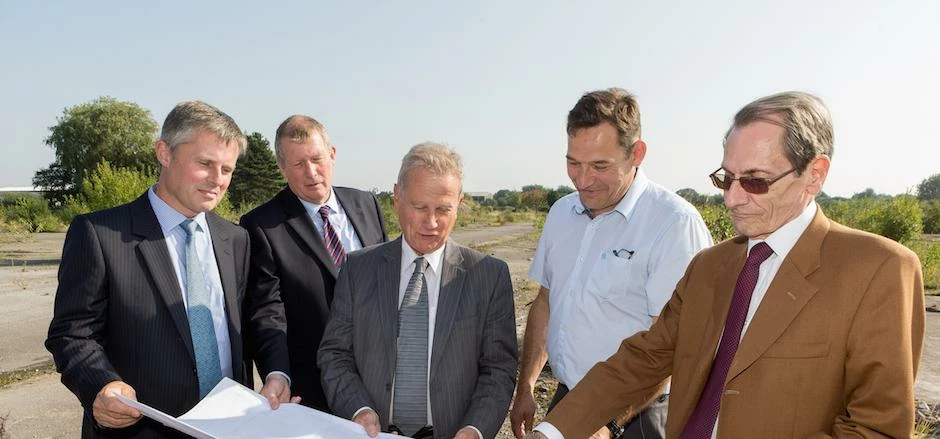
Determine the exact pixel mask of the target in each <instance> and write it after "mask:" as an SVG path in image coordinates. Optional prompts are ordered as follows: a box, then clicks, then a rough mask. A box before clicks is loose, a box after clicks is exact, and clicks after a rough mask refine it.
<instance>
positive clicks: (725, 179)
mask: <svg viewBox="0 0 940 439" xmlns="http://www.w3.org/2000/svg"><path fill="white" fill-rule="evenodd" d="M793 171H796V168H793V169H791V170H789V171H787V172H784V173H783V174H780V175H778V176H776V177H774V178H762V177H737V178H735V177H734V174H731V173H729V172H725V171H722V168H718V169H716V170H715V172H712V173H711V174H708V178H711V180H712V184H713V185H715V187H716V188H718V189H721V190H723V191H726V190H728V189H731V183H734V181H735V180H737V181H738V183H739V184H741V189H744V191H745V192H747V193H749V194H766V193H767V191H769V190H770V185H772V184H774V183H776V182H777V181H778V180H780V179H781V178H783V177H786V176H787V175H790V174H791V173H793Z"/></svg>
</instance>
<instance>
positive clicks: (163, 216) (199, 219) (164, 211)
mask: <svg viewBox="0 0 940 439" xmlns="http://www.w3.org/2000/svg"><path fill="white" fill-rule="evenodd" d="M156 187H157V185H153V186H150V189H149V190H148V191H147V198H148V199H149V200H150V207H151V208H152V209H153V213H154V215H156V216H157V222H159V223H160V230H162V231H163V236H167V235H169V234H170V231H171V230H173V228H174V227H177V226H179V225H180V223H182V222H183V220H187V219H192V220H193V221H196V224H199V228H200V229H202V230H209V224H208V223H206V213H205V212H199V213H198V214H197V215H196V216H194V217H192V218H189V217H188V216H186V215H183V214H182V213H180V212H179V211H178V210H176V209H174V208H173V207H171V206H170V205H169V204H167V203H166V201H163V199H162V198H160V197H159V196H158V195H157V193H156V191H155V189H156Z"/></svg>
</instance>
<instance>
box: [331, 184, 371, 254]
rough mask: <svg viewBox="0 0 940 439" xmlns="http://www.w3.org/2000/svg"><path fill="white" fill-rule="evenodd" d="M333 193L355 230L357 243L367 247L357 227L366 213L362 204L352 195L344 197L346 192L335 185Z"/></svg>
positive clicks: (363, 220)
mask: <svg viewBox="0 0 940 439" xmlns="http://www.w3.org/2000/svg"><path fill="white" fill-rule="evenodd" d="M333 193H334V194H336V200H337V201H339V205H340V206H342V207H343V211H345V212H346V219H347V220H348V221H349V224H350V225H352V228H353V230H354V231H355V232H356V237H357V238H359V243H360V244H362V246H363V247H368V244H366V242H367V241H366V239H364V238H363V237H362V232H360V228H359V227H360V225H361V224H364V223H365V221H366V214H365V212H363V210H362V204H360V203H359V199H356V198H354V197H352V196H350V197H346V195H347V194H346V192H345V191H343V190H341V189H340V188H336V187H334V188H333Z"/></svg>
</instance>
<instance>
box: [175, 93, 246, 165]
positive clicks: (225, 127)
mask: <svg viewBox="0 0 940 439" xmlns="http://www.w3.org/2000/svg"><path fill="white" fill-rule="evenodd" d="M196 130H203V131H208V132H210V133H212V134H215V135H217V136H219V138H220V139H222V141H223V142H225V143H227V144H228V143H231V142H236V143H237V144H238V155H239V156H240V155H242V154H244V153H245V150H246V149H247V148H248V139H246V138H245V133H243V132H242V130H241V128H239V127H238V124H236V123H235V119H232V117H231V116H229V115H228V114H225V113H224V112H223V111H222V110H219V109H218V108H216V107H213V106H212V105H209V104H207V103H205V102H202V101H183V102H180V103H178V104H176V106H175V107H173V109H172V110H170V114H168V115H167V116H166V120H164V121H163V129H162V130H161V131H160V140H162V141H164V142H166V143H167V145H169V147H170V151H171V152H172V151H173V150H174V149H176V147H177V146H178V145H181V144H183V143H186V142H190V141H192V140H193V135H194V134H195V133H194V131H196Z"/></svg>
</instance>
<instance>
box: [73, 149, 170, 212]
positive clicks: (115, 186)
mask: <svg viewBox="0 0 940 439" xmlns="http://www.w3.org/2000/svg"><path fill="white" fill-rule="evenodd" d="M156 181H157V178H156V177H155V176H154V174H152V173H149V172H147V171H138V170H135V169H128V168H118V167H114V166H111V163H109V162H108V161H107V160H104V161H102V162H101V163H99V164H98V166H96V167H95V169H94V170H92V171H90V172H88V173H87V174H86V176H85V178H83V179H82V186H81V187H82V191H81V193H79V194H76V195H74V196H71V197H69V198H68V201H67V202H66V205H65V210H66V211H67V212H69V213H70V214H71V215H75V214H78V213H84V212H92V211H96V210H101V209H107V208H110V207H114V206H117V205H120V204H124V203H127V202H129V201H131V200H133V199H135V198H137V197H139V196H140V195H141V194H143V193H144V192H146V191H147V189H149V188H150V186H152V185H153V184H154V183H156Z"/></svg>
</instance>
